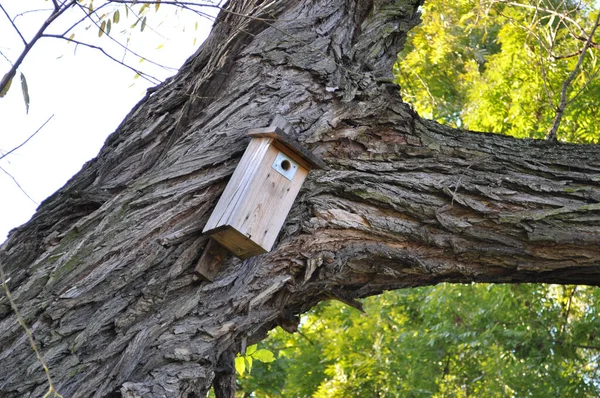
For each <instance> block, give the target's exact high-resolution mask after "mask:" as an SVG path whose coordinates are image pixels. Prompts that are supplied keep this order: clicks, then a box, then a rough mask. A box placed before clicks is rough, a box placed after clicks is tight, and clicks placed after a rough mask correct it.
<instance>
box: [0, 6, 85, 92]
mask: <svg viewBox="0 0 600 398" xmlns="http://www.w3.org/2000/svg"><path fill="white" fill-rule="evenodd" d="M76 3H77V0H71V1H69V3H65V6H64V7H63V8H61V9H59V10H57V11H55V12H53V13H52V14H51V15H50V16H49V17H48V19H46V20H45V21H44V23H43V24H42V26H41V27H40V29H39V30H38V31H37V33H36V34H35V36H33V39H31V41H30V42H29V43H27V44H26V45H25V48H24V49H23V51H22V52H21V55H19V58H17V60H16V61H15V63H14V64H13V65H12V67H11V68H10V70H9V71H8V72H7V73H6V74H5V75H4V76H3V77H2V80H0V93H1V92H4V91H5V90H6V87H7V86H8V84H9V82H10V81H11V80H12V78H13V77H14V76H15V74H16V73H17V69H18V68H19V66H21V63H22V62H23V60H24V59H25V56H27V54H28V53H29V51H31V49H32V48H33V45H34V44H35V43H36V42H37V41H38V40H39V39H40V38H41V37H42V36H43V34H44V31H45V30H46V29H47V28H48V26H50V24H52V22H54V20H56V18H58V17H59V16H61V15H62V13H64V12H65V11H66V10H68V9H69V8H70V7H71V6H72V5H73V4H76Z"/></svg>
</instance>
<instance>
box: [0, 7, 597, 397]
mask: <svg viewBox="0 0 600 398" xmlns="http://www.w3.org/2000/svg"><path fill="white" fill-rule="evenodd" d="M264 7H266V9H265V8H264ZM417 7H418V0H397V1H389V0H322V1H314V0H304V1H298V0H280V1H276V2H273V3H271V2H269V3H268V4H267V5H266V6H265V5H262V2H261V1H250V0H246V1H237V2H231V3H230V4H229V5H228V11H227V12H223V13H221V15H220V16H219V18H218V20H217V23H216V25H215V27H214V29H213V33H212V35H211V36H210V37H209V39H208V40H207V42H206V43H205V44H204V45H203V46H202V47H201V48H200V49H199V50H198V52H197V53H196V54H195V55H194V56H192V57H191V58H190V59H189V60H188V61H187V62H186V64H185V65H184V66H183V67H182V69H181V71H180V72H179V73H178V74H177V75H176V76H174V77H173V78H171V79H169V80H167V81H166V82H165V83H164V84H162V85H160V86H159V87H158V88H157V89H156V90H155V91H153V92H152V93H151V94H149V95H148V96H147V97H146V98H144V99H143V100H142V101H141V102H140V103H139V104H138V105H137V106H136V107H135V108H134V109H133V111H132V112H131V113H130V114H129V116H127V118H126V119H125V120H124V121H123V123H122V124H121V126H120V127H119V128H118V129H117V131H116V132H115V133H113V134H112V135H111V136H110V137H109V138H108V139H107V141H106V143H105V146H104V148H103V149H102V150H101V152H100V154H99V155H98V157H97V158H95V159H94V160H92V161H90V162H89V163H87V164H86V165H85V166H84V167H83V169H82V170H81V171H80V172H79V173H78V174H77V175H76V176H75V177H73V179H72V180H71V181H69V182H68V183H67V185H66V186H65V187H63V188H62V189H61V190H59V191H58V192H57V193H56V194H54V195H53V196H51V197H50V198H48V199H47V200H46V201H44V203H43V204H42V205H41V206H40V208H39V209H38V212H37V213H36V215H35V216H34V217H33V218H32V220H31V221H30V222H29V223H27V224H26V225H24V226H22V227H20V228H18V229H16V230H14V231H13V232H12V233H11V235H10V237H9V239H8V241H7V242H6V243H5V244H4V245H3V246H2V247H1V249H0V261H1V263H2V266H3V267H4V269H5V271H6V273H7V275H8V277H9V278H10V281H9V283H8V285H9V287H10V289H11V290H12V291H13V295H14V297H15V300H16V302H17V305H18V306H19V308H20V310H21V312H22V315H23V317H24V319H25V320H26V321H27V323H28V324H29V325H31V328H32V330H33V332H34V335H35V338H36V340H37V342H38V344H39V347H40V349H41V351H42V353H43V355H44V357H45V359H46V361H47V362H48V365H49V367H50V369H51V374H52V376H53V378H54V380H55V384H56V386H57V389H58V390H59V391H60V392H61V393H62V394H63V395H64V396H65V397H78V398H79V397H113V396H114V397H117V396H123V397H198V396H203V395H204V394H205V393H206V392H207V390H208V389H209V388H210V386H211V384H212V383H213V379H215V374H217V376H218V378H219V379H220V380H217V384H227V383H230V382H231V379H230V373H228V372H229V370H228V369H227V366H224V365H223V363H224V361H225V359H226V358H228V356H231V352H233V351H236V350H239V347H240V344H241V342H242V341H247V343H248V344H250V343H252V342H255V341H258V340H260V339H261V338H263V337H264V335H265V333H266V331H268V330H269V329H271V328H273V327H275V326H276V325H277V324H282V325H284V326H285V327H286V328H287V329H288V330H293V329H294V323H295V322H297V315H298V314H300V313H302V312H304V311H306V310H308V309H309V308H310V307H311V306H313V305H315V304H316V303H317V302H319V301H321V300H326V299H331V298H337V299H340V300H343V301H346V302H352V300H354V299H355V298H359V297H365V296H369V295H373V294H377V293H379V292H382V291H384V290H386V289H398V288H403V287H411V286H422V285H431V284H436V283H439V282H442V281H449V282H470V281H477V282H497V283H505V282H553V283H583V284H591V285H598V284H599V282H600V166H598V165H600V152H599V151H598V149H597V147H594V146H575V145H565V144H558V143H547V142H542V141H531V140H516V139H512V138H508V137H503V136H498V135H492V134H482V133H472V132H467V131H456V130H452V129H449V128H446V127H443V126H440V125H438V124H436V123H433V122H430V121H426V120H423V119H421V118H420V117H419V116H418V115H416V114H415V112H414V111H412V110H411V109H410V107H409V106H408V105H406V104H404V103H402V101H401V98H400V97H399V95H398V90H397V87H395V86H394V85H393V84H392V82H391V69H392V64H393V63H394V61H395V59H396V54H397V52H398V51H399V50H400V48H401V46H402V44H403V42H404V40H405V37H406V32H407V31H408V30H409V29H410V28H411V27H413V26H414V25H415V24H416V23H417V22H418V14H417ZM243 15H250V17H246V16H243ZM275 114H281V115H284V116H285V117H286V118H287V119H288V120H289V121H291V122H292V123H293V124H294V126H295V128H296V130H297V139H298V140H299V141H301V142H302V143H303V144H304V145H305V146H306V147H308V148H310V149H311V150H312V151H313V152H314V153H316V154H318V155H319V156H321V157H322V158H323V159H324V160H325V161H326V163H327V165H328V169H326V170H321V171H318V172H311V174H310V175H309V178H308V180H307V182H306V183H305V185H304V187H303V189H302V191H301V193H300V195H299V197H298V199H297V201H296V203H295V205H294V207H293V209H292V211H291V213H290V215H289V216H288V219H287V222H286V225H285V226H284V229H283V231H282V233H281V235H280V237H279V241H278V243H277V244H276V245H275V248H274V250H273V251H272V252H271V253H268V254H266V255H262V256H258V257H255V258H251V259H248V260H246V261H240V260H237V259H235V258H232V259H230V260H228V261H227V262H226V263H225V264H224V266H223V268H222V270H221V272H220V273H219V275H218V276H217V278H216V280H215V281H214V282H212V283H209V282H205V281H202V280H200V279H198V278H197V277H196V276H195V275H194V274H193V268H194V265H195V263H196V261H197V260H198V258H199V256H200V254H201V252H202V249H203V247H204V245H205V244H206V240H207V239H206V237H204V236H202V235H201V230H202V228H203V226H204V224H205V223H206V221H207V219H208V216H209V214H210V211H211V209H212V207H213V206H214V205H215V204H216V201H217V199H218V197H219V195H220V193H221V192H222V190H223V189H224V187H225V185H226V183H227V179H228V177H229V176H230V175H231V173H232V172H233V169H234V168H235V165H236V163H237V161H238V159H239V158H240V156H241V154H242V152H243V150H244V148H245V146H246V144H247V142H248V139H247V137H246V136H245V134H246V131H247V130H248V129H249V128H253V127H263V126H266V125H268V124H269V122H270V121H271V119H272V118H273V117H274V115H275ZM225 362H227V361H225ZM0 363H2V368H1V369H2V370H1V371H0V392H1V393H3V394H4V395H2V394H0V395H2V396H5V397H38V396H41V395H43V393H44V392H45V390H46V384H45V376H44V373H43V371H42V369H41V366H40V364H39V363H38V361H37V360H36V359H35V357H34V355H33V353H32V352H31V349H30V347H29V346H28V344H27V342H26V338H25V334H24V332H23V330H21V328H20V327H19V325H18V323H17V320H16V318H15V316H14V315H13V314H12V312H11V310H10V308H9V306H8V305H7V301H6V299H5V298H1V299H0Z"/></svg>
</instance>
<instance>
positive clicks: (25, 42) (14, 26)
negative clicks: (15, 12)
mask: <svg viewBox="0 0 600 398" xmlns="http://www.w3.org/2000/svg"><path fill="white" fill-rule="evenodd" d="M0 9H1V10H2V12H4V15H6V18H8V20H9V21H10V24H11V25H12V26H13V28H15V30H16V31H17V33H18V34H19V37H20V38H21V40H23V44H25V45H27V40H25V38H24V37H23V35H22V34H21V31H20V30H19V28H17V25H15V22H14V21H13V20H12V18H11V17H10V15H8V13H7V12H6V10H5V9H4V7H2V4H0Z"/></svg>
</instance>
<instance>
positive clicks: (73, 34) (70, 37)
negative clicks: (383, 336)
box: [67, 33, 75, 41]
mask: <svg viewBox="0 0 600 398" xmlns="http://www.w3.org/2000/svg"><path fill="white" fill-rule="evenodd" d="M74 37H75V33H71V35H70V36H69V38H68V39H67V40H69V41H71V40H73V38H74Z"/></svg>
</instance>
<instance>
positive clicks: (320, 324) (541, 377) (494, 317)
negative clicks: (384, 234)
mask: <svg viewBox="0 0 600 398" xmlns="http://www.w3.org/2000/svg"><path fill="white" fill-rule="evenodd" d="M599 295H600V292H598V290H597V289H593V288H587V287H572V286H568V287H564V286H554V285H524V284H522V285H483V284H478V285H450V284H443V285H440V286H436V287H427V288H418V289H407V290H400V291H396V292H386V293H385V294H383V295H381V296H379V297H374V298H369V299H367V300H365V310H366V314H361V313H359V312H358V311H356V310H354V309H352V308H349V307H346V306H345V305H343V304H340V303H337V302H330V303H325V304H322V305H320V306H319V307H318V308H316V309H314V310H313V311H311V312H310V313H309V314H308V315H306V316H305V317H304V318H303V320H302V324H301V328H300V330H301V334H294V335H287V334H285V333H284V332H283V331H282V330H276V331H274V332H273V333H272V334H271V336H270V338H269V339H268V340H267V341H266V342H265V343H264V344H265V346H266V347H268V348H269V350H272V351H274V352H276V353H277V359H276V360H275V361H274V362H272V363H268V364H257V365H256V366H255V367H254V372H253V374H252V376H251V377H250V376H246V377H243V378H242V379H241V381H240V383H241V389H242V391H243V392H244V393H246V394H248V393H251V392H252V394H253V396H256V397H275V396H285V397H317V398H325V397H328V398H329V397H373V396H377V397H446V396H455V397H466V396H477V397H504V396H534V397H550V396H560V397H563V396H564V397H596V396H598V395H600V386H599V385H598V384H597V383H595V382H594V381H595V380H597V372H598V371H599V368H598V364H597V356H598V352H599V351H600V338H599V337H598V336H597V330H598V327H599V326H600V317H598V310H597V309H596V306H595V305H594V304H595V303H596V302H597V301H598V299H599V298H600V297H599Z"/></svg>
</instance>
